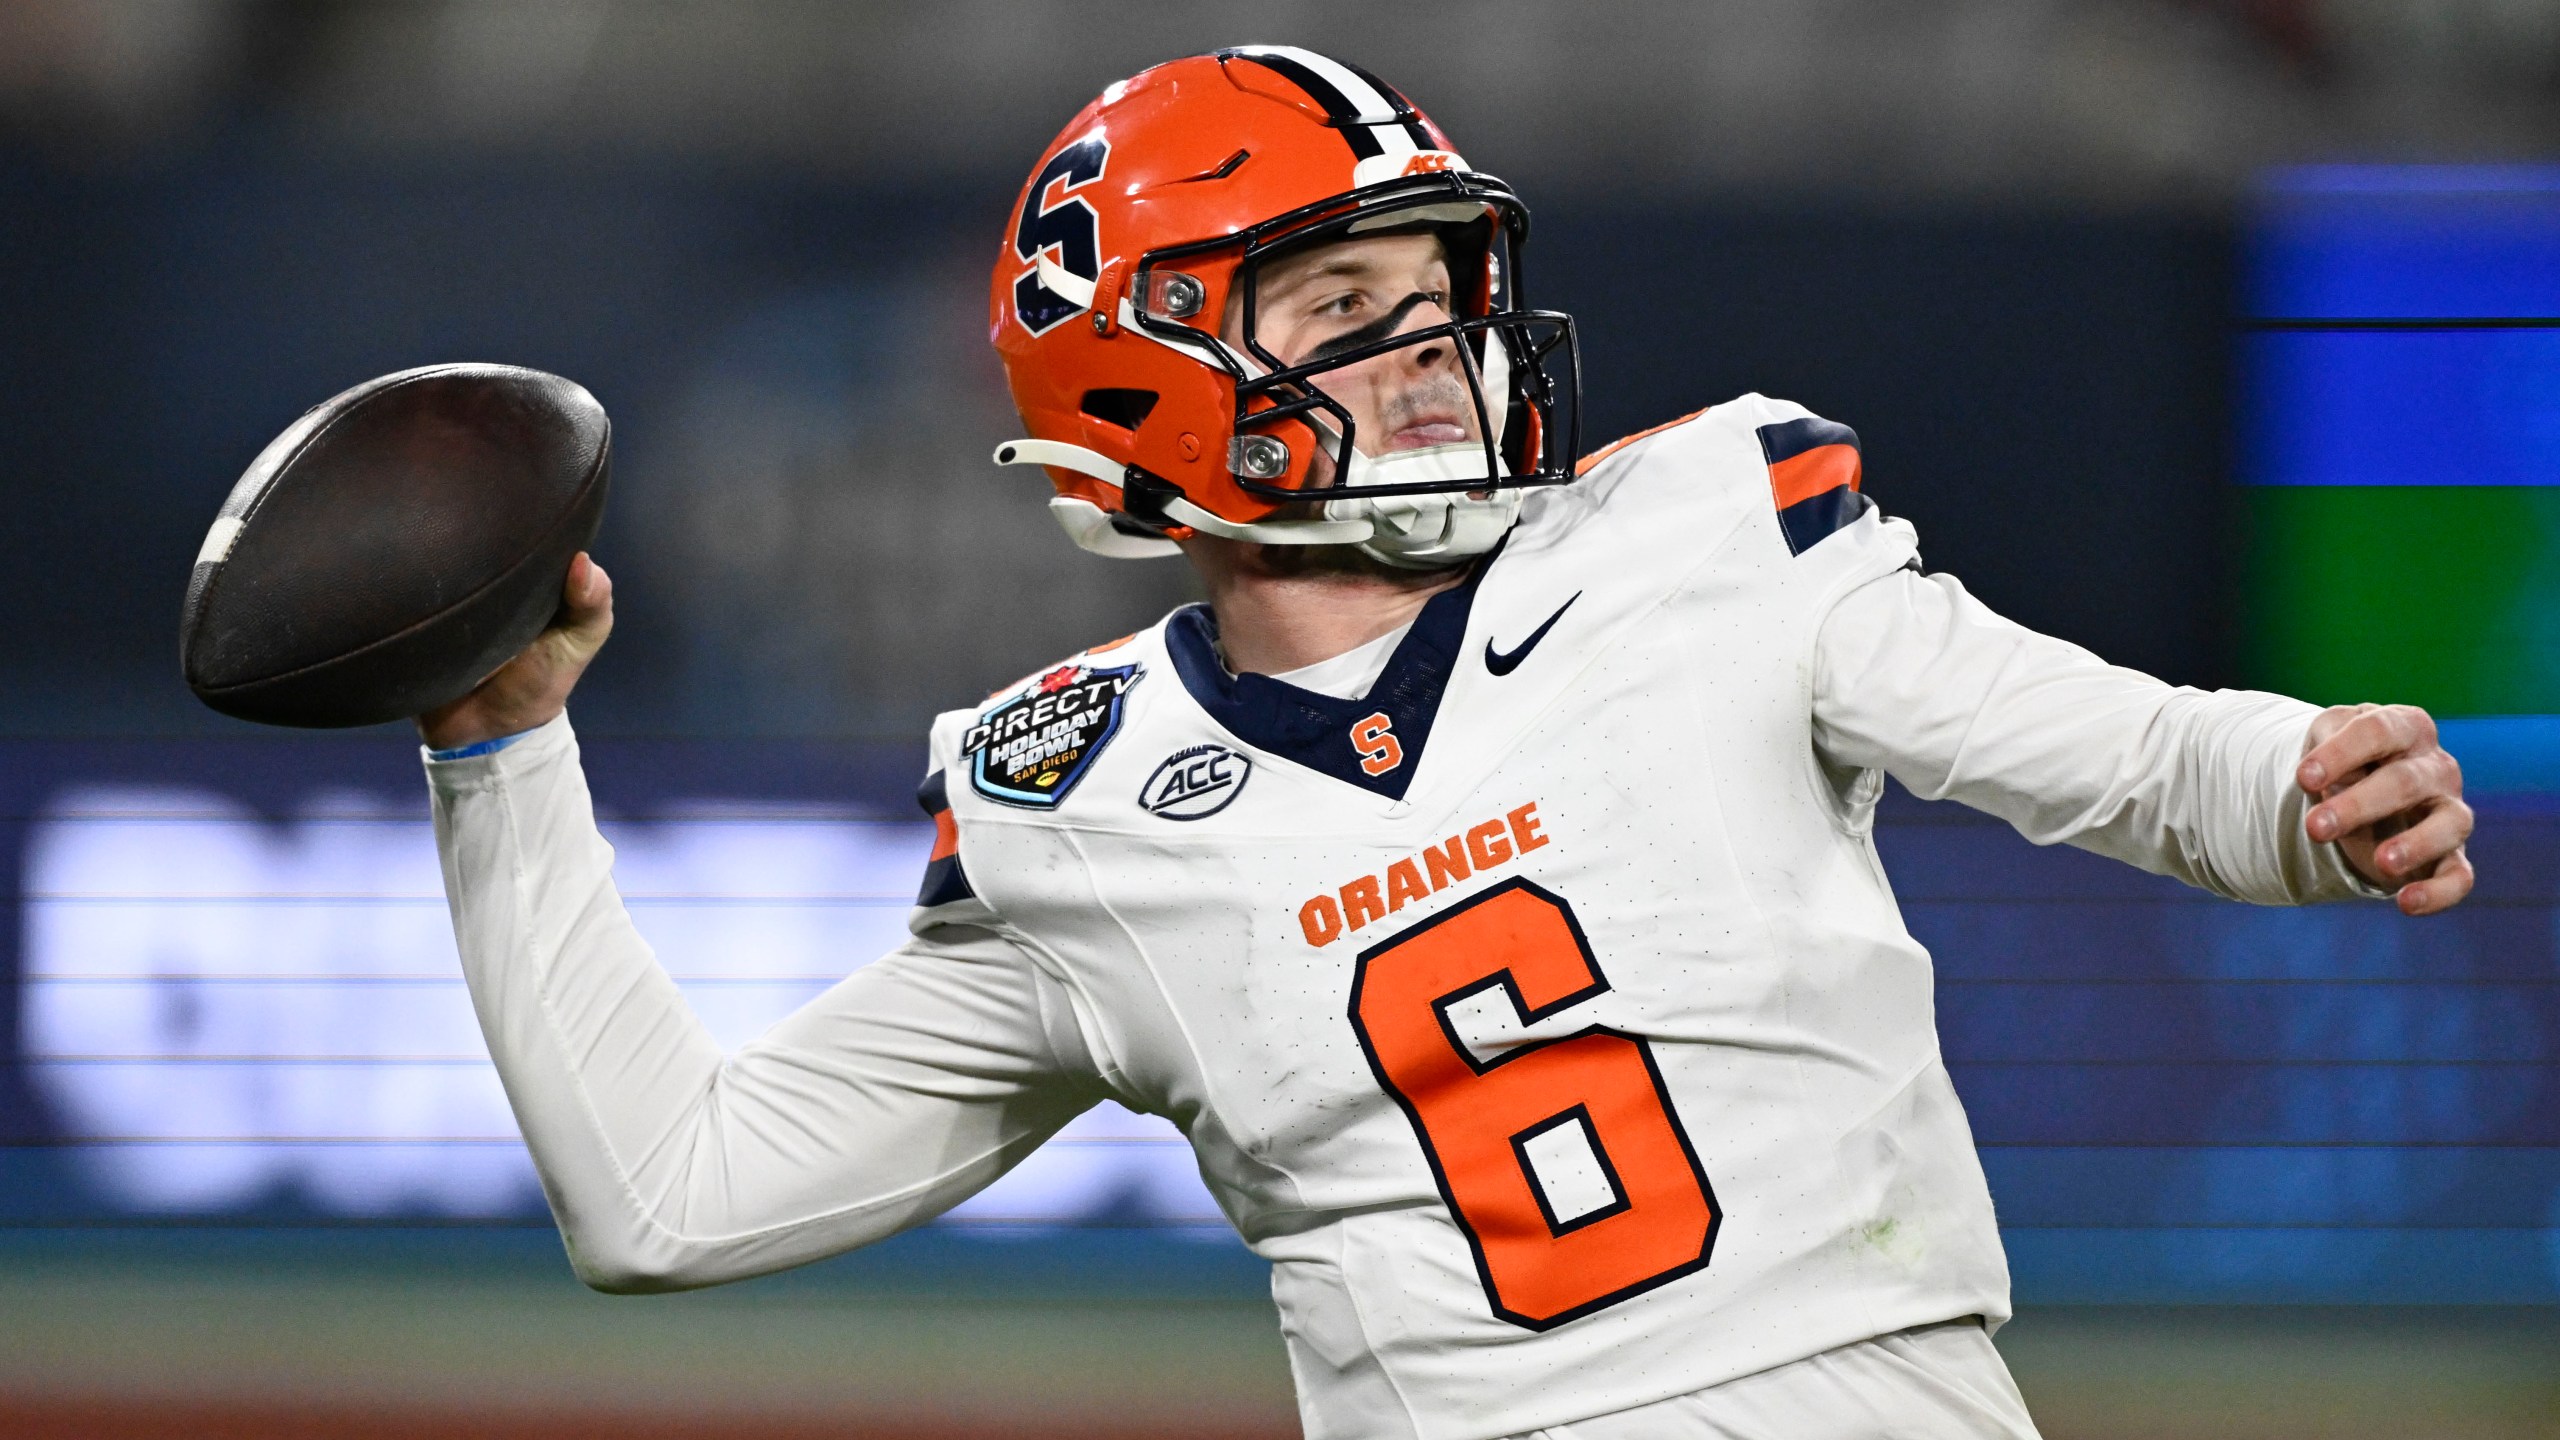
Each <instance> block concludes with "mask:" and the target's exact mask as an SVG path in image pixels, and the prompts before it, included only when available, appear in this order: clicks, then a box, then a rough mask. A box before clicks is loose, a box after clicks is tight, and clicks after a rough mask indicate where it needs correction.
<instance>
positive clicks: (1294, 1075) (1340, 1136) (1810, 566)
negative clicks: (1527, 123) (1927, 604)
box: [916, 397, 2008, 1440]
mask: <svg viewBox="0 0 2560 1440" xmlns="http://www.w3.org/2000/svg"><path fill="white" fill-rule="evenodd" d="M1855 445H1856V441H1855V437H1854V436H1853V435H1851V434H1850V432H1849V431H1848V430H1847V429H1846V428H1845V427H1842V426H1839V425H1835V424H1832V423H1830V422H1828V421H1824V420H1821V419H1817V418H1814V417H1812V416H1809V415H1807V414H1806V413H1805V412H1804V411H1802V410H1801V409H1799V408H1797V407H1793V406H1788V405H1783V404H1779V403H1776V402H1770V401H1765V400H1761V399H1759V398H1758V397H1751V398H1749V399H1746V400H1744V401H1742V402H1738V403H1735V404H1731V405H1725V406H1719V407H1717V408H1715V409H1713V410H1709V411H1707V412H1704V413H1703V414H1702V415H1700V416H1698V417H1695V418H1693V419H1691V420H1688V421H1686V422H1685V423H1680V424H1676V425H1673V426H1670V427H1667V428H1665V429H1663V430H1661V431H1659V432H1657V433H1654V434H1651V435H1649V436H1646V437H1644V438H1641V439H1638V440H1636V441H1634V442H1632V443H1630V444H1628V445H1626V446H1624V447H1622V448H1619V449H1617V450H1616V451H1615V452H1614V453H1611V454H1608V455H1606V456H1604V457H1603V458H1602V459H1601V460H1600V462H1599V463H1598V464H1597V465H1595V466H1594V467H1593V468H1592V469H1591V471H1590V473H1589V474H1588V475H1587V476H1586V478H1584V479H1583V480H1582V481H1581V482H1580V483H1579V484H1577V485H1575V486H1571V487H1567V488H1564V489H1561V490H1554V491H1546V492H1539V493H1536V494H1534V495H1533V496H1532V498H1531V501H1530V504H1529V506H1528V508H1527V509H1526V511H1525V512H1524V514H1523V517H1522V520H1521V522H1520V524H1519V526H1518V527H1517V528H1516V529H1515V530H1514V531H1513V532H1512V534H1511V535H1510V537H1509V539H1508V541H1507V542H1506V543H1505V544H1504V546H1503V547H1502V549H1501V550H1500V551H1499V552H1498V553H1497V554H1496V555H1495V556H1494V557H1493V559H1492V560H1491V561H1490V562H1489V563H1487V564H1485V565H1483V566H1481V567H1480V568H1479V569H1478V571H1477V572H1476V574H1475V576H1474V577H1473V578H1472V579H1470V580H1469V581H1468V582H1467V583H1466V584H1465V585H1463V586H1461V587H1459V588H1457V589H1454V590H1450V591H1447V592H1445V593H1443V594H1441V595H1438V596H1436V597H1434V598H1433V599H1432V600H1431V601H1430V602H1429V603H1428V605H1427V606H1426V607H1425V609H1424V610H1423V612H1422V614H1421V616H1420V618H1419V619H1418V620H1417V621H1416V622H1415V624H1414V625H1413V627H1412V629H1411V630H1410V631H1409V632H1408V633H1407V634H1406V635H1405V637H1404V638H1403V640H1402V641H1401V642H1400V643H1399V644H1398V645H1397V646H1396V648H1395V651H1394V654H1393V655H1392V657H1390V658H1389V659H1388V661H1387V664H1386V667H1385V670H1384V671H1383V673H1381V674H1380V675H1379V676H1378V678H1377V680H1376V682H1375V683H1374V684H1373V685H1371V686H1370V687H1369V689H1368V691H1367V693H1366V694H1365V695H1362V696H1360V697H1359V698H1356V699H1336V698H1333V697H1329V696H1325V695H1319V694H1315V693H1313V692H1310V691H1305V690H1299V689H1296V688H1294V687H1292V686H1289V685H1285V684H1283V683H1280V682H1279V681H1276V680H1273V679H1270V678H1267V677H1264V676H1258V675H1246V676H1242V677H1237V676H1232V675H1229V674H1228V673H1227V672H1226V670H1225V669H1224V667H1223V665H1222V664H1221V661H1220V658H1219V654H1218V650H1217V646H1216V634H1215V627H1214V622H1213V620H1212V619H1211V617H1210V614H1209V612H1208V610H1207V609H1206V608H1205V607H1195V608H1192V609H1187V610H1183V611H1180V612H1177V613H1176V614H1175V615H1173V616H1172V617H1171V618H1170V619H1169V620H1168V621H1166V622H1165V623H1163V624H1161V625H1158V626H1157V627H1155V628H1154V629H1151V630H1149V631H1146V632H1144V633H1142V634H1140V635H1137V636H1133V637H1131V638H1129V639H1127V640H1125V641H1122V642H1119V643H1117V644H1115V645H1112V646H1109V647H1106V648H1104V649H1100V650H1096V651H1092V652H1089V653H1087V654H1084V655H1080V656H1077V657H1075V658H1074V659H1073V660H1071V661H1068V662H1067V663H1065V664H1063V665H1061V666H1059V667H1057V668H1055V669H1053V670H1051V671H1048V672H1045V673H1044V674H1042V675H1039V676H1035V677H1033V678H1032V679H1031V680H1029V681H1027V682H1026V683H1025V684H1024V685H1023V686H1022V687H1021V688H1020V689H1018V690H1016V691H1010V692H1006V693H1004V694H1002V695H1000V696H999V697H998V698H997V699H996V700H995V701H994V702H993V703H991V704H990V705H988V706H986V707H984V708H982V709H979V710H972V711H965V712H959V713H955V714H951V715H946V716H944V717H943V718H942V720H941V722H940V723H938V724H937V725H936V727H935V730H934V736H933V755H934V763H935V767H936V776H935V779H934V780H933V781H932V782H930V786H929V789H931V790H935V791H938V792H939V793H940V794H941V796H942V797H944V798H945V799H947V804H948V815H949V819H950V821H951V822H952V825H951V829H952V830H953V831H956V853H955V854H953V855H952V856H950V857H947V858H946V859H944V860H942V861H940V862H938V863H939V866H940V868H939V870H938V871H937V874H936V876H935V879H934V881H933V883H931V884H929V885H928V887H927V892H926V894H925V896H924V897H923V898H924V899H925V901H926V902H928V903H927V905H926V907H925V908H923V909H921V910H920V911H919V912H918V914H917V917H916V923H917V925H918V926H919V927H920V928H925V929H930V928H931V927H933V926H934V925H937V924H942V923H955V922H956V923H964V924H969V925H975V926H985V927H990V928H993V929H996V930H998V931H1000V932H1001V933H1003V934H1005V935H1007V936H1009V937H1011V938H1012V939H1014V940H1015V941H1016V943H1018V944H1019V945H1021V946H1022V947H1023V948H1024V949H1025V950H1026V951H1027V952H1029V953H1030V954H1032V955H1034V956H1036V957H1037V958H1038V963H1040V964H1041V965H1043V966H1044V967H1045V968H1047V969H1048V970H1049V971H1050V973H1051V974H1052V975H1053V976H1054V978H1055V979H1056V980H1058V981H1059V982H1060V983H1061V985H1062V986H1063V987H1064V989H1065V991H1066V993H1067V994H1068V995H1070V996H1071V997H1073V1004H1074V1006H1075V1021H1076V1028H1077V1030H1078V1032H1079V1033H1080V1034H1081V1035H1082V1036H1083V1037H1084V1040H1085V1042H1086V1044H1088V1045H1089V1046H1090V1047H1091V1051H1092V1061H1093V1065H1094V1067H1095V1069H1096V1071H1097V1072H1098V1073H1099V1074H1100V1075H1101V1076H1102V1077H1103V1078H1104V1080H1105V1081H1106V1083H1108V1084H1109V1085H1110V1086H1111V1088H1112V1091H1113V1093H1114V1094H1115V1095H1116V1096H1117V1097H1118V1098H1120V1099H1121V1101H1122V1102H1123V1103H1124V1104H1127V1105H1129V1106H1131V1107H1133V1108H1136V1109H1141V1110H1146V1111H1151V1112H1154V1113H1157V1114H1162V1115H1165V1116H1168V1117H1171V1119H1172V1120H1173V1121H1174V1122H1175V1123H1176V1124H1177V1125H1179V1126H1180V1127H1181V1129H1182V1130H1183V1132H1184V1133H1185V1134H1186V1135H1188V1136H1189V1137H1190V1138H1191V1141H1192V1143H1193V1145H1194V1146H1195V1148H1196V1150H1197V1152H1198V1154H1199V1156H1200V1164H1201V1169H1202V1173H1203V1174H1204V1175H1205V1176H1206V1177H1207V1179H1208V1181H1209V1184H1210V1187H1211V1189H1212V1191H1213V1192H1214V1193H1215V1194H1216V1195H1217V1197H1218V1199H1219V1202H1220V1204H1221V1205H1223V1206H1224V1207H1225V1209H1226V1211H1227V1214H1228V1215H1229V1216H1230V1218H1232V1219H1233V1220H1234V1222H1235V1225H1236V1228H1237V1229H1238V1230H1239V1231H1241V1232H1242V1233H1243V1235H1244V1237H1245V1238H1246V1240H1247V1241H1248V1242H1249V1243H1250V1244H1252V1246H1253V1247H1254V1248H1255V1249H1256V1250H1257V1251H1258V1252H1259V1253H1260V1254H1262V1255H1264V1256H1265V1257H1267V1258H1268V1259H1270V1260H1271V1261H1272V1263H1273V1266H1274V1278H1273V1290H1274V1293H1275V1294H1276V1295H1277V1297H1278V1299H1279V1304H1280V1310H1281V1314H1282V1317H1283V1327H1284V1329H1285V1331H1286V1333H1287V1336H1288V1341H1289V1352H1290V1357H1291V1362H1292V1365H1293V1366H1294V1367H1295V1370H1296V1372H1297V1376H1298V1379H1299V1383H1300V1386H1301V1389H1302V1391H1303V1392H1304V1393H1305V1394H1306V1395H1308V1396H1309V1397H1310V1401H1309V1404H1310V1413H1309V1416H1308V1419H1309V1422H1310V1433H1312V1434H1316V1435H1354V1434H1358V1435H1370V1434H1379V1433H1395V1432H1393V1431H1389V1430H1385V1429H1383V1428H1382V1426H1381V1421H1380V1418H1379V1417H1382V1416H1409V1417H1410V1420H1409V1423H1410V1426H1411V1428H1412V1431H1413V1432H1415V1433H1418V1434H1421V1435H1424V1436H1428V1437H1434V1440H1438V1437H1451V1440H1456V1437H1475V1436H1487V1435H1495V1434H1504V1433H1510V1432H1514V1431H1518V1430H1523V1429H1528V1428H1532V1427H1535V1426H1540V1425H1546V1424H1551V1423H1557V1422H1563V1421H1570V1420H1574V1419H1579V1418H1584V1417H1588V1416H1591V1415H1595V1414H1600V1413H1605V1412H1608V1411H1612V1410H1618V1409H1623V1408H1626V1407H1629V1406H1633V1405H1637V1404H1641V1403H1644V1402H1647V1401H1652V1400H1657V1399H1661V1398H1663V1397H1666V1396H1669V1395H1673V1394H1678V1393H1681V1392H1684V1391H1688V1390H1694V1389H1697V1388H1699V1387H1701V1386H1705V1385H1708V1384H1712V1383H1714V1382H1716V1381H1719V1380H1723V1379H1727V1378H1730V1377H1733V1376H1737V1375H1742V1374H1746V1373H1749V1372H1752V1371H1755V1370H1760V1369H1763V1368H1766V1367H1768V1366H1771V1365H1774V1364H1777V1363H1781V1362H1784V1361H1787V1360H1792V1359H1795V1358H1798V1357H1801V1356H1805V1355H1809V1354H1812V1353H1815V1352H1817V1351H1820V1350H1824V1349H1827V1348H1830V1347H1833V1346H1837V1345H1842V1344H1846V1343H1848V1342H1851V1341H1855V1340H1860V1339H1864V1338H1866V1337H1870V1336H1874V1335H1879V1334H1884V1333H1887V1332H1890V1331H1894V1330H1898V1329H1902V1328H1905V1327H1907V1326H1912V1325H1918V1324H1924V1323H1928V1322H1931V1321H1937V1320H1944V1319H1949V1318H1951V1317H1956V1316H1963V1315H1975V1314H1979V1315H1984V1316H1988V1317H1991V1318H1993V1319H1994V1320H1997V1319H1999V1318H2002V1317H2005V1315H2006V1314H2007V1309H2008V1299H2007V1295H2008V1276H2007V1271H2006V1268H2005V1265H2004V1263H2003V1260H2002V1256H2001V1250H2000V1243H1999V1236H1998V1233H1997V1231H1996V1229H1995V1227H1994V1225H1993V1222H1992V1213H1991V1202H1990V1197H1989V1195H1988V1193H1987V1192H1986V1190H1985V1187H1984V1183H1983V1177H1982V1172H1981V1169H1980V1166H1979V1164H1978V1163H1977V1162H1976V1160H1975V1158H1974V1152H1973V1145H1972V1141H1971V1137H1970V1134H1969V1132H1968V1131H1967V1129H1966V1126H1965V1120H1964V1114H1963V1111H1962V1109H1961V1108H1960V1107H1959V1106H1958V1104H1957V1101H1956V1097H1955V1093H1954V1091H1953V1089H1952V1088H1951V1086H1950V1085H1949V1083H1948V1079H1947V1074H1946V1071H1945V1069H1944V1068H1943V1067H1942V1066H1941V1064H1940V1063H1939V1059H1938V1047H1937V1038H1936V1030H1935V1025H1934V1021H1933V1016H1932V1010H1931V985H1930V970H1929V960H1928V956H1927V955H1926V953H1925V952H1923V950H1922V949H1921V947H1920V946H1919V945H1918V944H1916V943H1914V942H1913V941H1912V939H1911V938H1910V936H1909V935H1908V934H1907V933H1906V932H1905V931H1904V929H1903V926H1902V923H1901V920H1900V918H1899V915H1898V913H1897V911H1896V909H1895V906H1894V903H1893V898H1892V895H1891V893H1890V891H1889V890H1888V889H1887V887H1886V884H1885V879H1884V875H1883V873H1882V871H1881V869H1880V867H1879V865H1878V863H1877V860H1876V856H1875V852H1874V849H1873V847H1872V846H1871V844H1870V843H1869V840H1868V837H1867V833H1866V822H1867V807H1868V806H1869V804H1871V802H1872V800H1873V798H1874V793H1875V791H1874V782H1873V777H1871V776H1866V775H1852V776H1848V777H1842V776H1839V775H1835V774H1831V773H1827V772H1826V769H1825V767H1824V765H1823V764H1822V763H1821V761H1820V760H1819V758H1818V757H1817V756H1816V754H1815V751H1814V746H1813V739H1812V724H1811V719H1810V715H1811V709H1812V699H1813V697H1812V693H1811V686H1812V678H1813V667H1812V663H1811V659H1812V652H1813V648H1814V644H1815V638H1816V631H1817V627H1818V625H1819V623H1820V621H1821V619H1822V617H1823V615H1824V613H1825V612H1826V611H1827V610H1828V609H1829V608H1830V606H1831V603H1832V602H1833V601H1834V600H1836V599H1837V598H1838V597H1839V596H1840V595H1841V594H1842V593H1843V592H1844V591H1846V590H1848V589H1850V588H1852V587H1855V586H1857V585H1859V584H1861V583H1862V582H1864V581H1867V580H1870V579H1873V578H1875V577H1877V576H1880V575H1885V574H1889V573H1890V572H1892V571H1895V570H1897V569H1900V568H1902V567H1903V566H1905V565H1907V564H1909V563H1911V561H1912V560H1913V557H1914V553H1915V550H1914V542H1913V539H1912V536H1911V533H1910V531H1909V528H1908V527H1907V526H1904V525H1901V524H1899V523H1897V522H1890V521H1887V520H1884V519H1883V518H1882V517H1881V516H1880V515H1878V514H1877V513H1876V512H1875V510H1874V509H1873V507H1872V506H1871V505H1869V504H1867V503H1866V501H1865V499H1864V497H1863V496H1862V495H1861V494H1860V493H1859V492H1858V490H1857V489H1856V488H1855V486H1856V476H1857V463H1856V460H1857V456H1856V449H1855ZM1844 778H1845V783H1844Z"/></svg>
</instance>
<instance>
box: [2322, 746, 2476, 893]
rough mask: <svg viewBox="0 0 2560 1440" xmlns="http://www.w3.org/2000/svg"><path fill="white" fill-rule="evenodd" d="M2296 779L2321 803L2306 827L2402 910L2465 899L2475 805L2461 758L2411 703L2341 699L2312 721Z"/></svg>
mask: <svg viewBox="0 0 2560 1440" xmlns="http://www.w3.org/2000/svg"><path fill="white" fill-rule="evenodd" d="M2294 783H2296V784H2298V785H2300V786H2301V787H2302V789H2303V792H2304V793H2305V794H2306V795H2309V796H2311V797H2312V798H2314V799H2316V800H2318V801H2319V802H2320V803H2319V804H2317V805H2315V806H2313V807H2312V809H2311V813H2310V814H2308V815H2306V816H2304V817H2303V828H2304V833H2306V834H2308V835H2309V836H2310V837H2311V838H2312V839H2313V840H2316V841H2320V842H2322V843H2324V844H2334V845H2336V846H2337V847H2338V849H2339V851H2340V853H2342V854H2343V855H2344V856H2345V857H2346V861H2347V863H2348V864H2349V865H2352V866H2354V867H2355V871H2356V873H2357V874H2358V875H2361V876H2363V877H2364V879H2365V881H2366V883H2368V884H2371V885H2374V886H2377V887H2379V888H2382V889H2388V890H2393V891H2394V894H2393V897H2392V898H2393V899H2394V900H2395V901H2396V902H2397V903H2398V904H2399V906H2400V910H2401V913H2403V914H2407V915H2433V914H2435V913H2436V912H2438V911H2440V910H2449V909H2451V908H2453V907H2454V906H2456V905H2459V904H2461V903H2462V898H2463V897H2464V896H2466V895H2469V894H2470V893H2471V885H2472V881H2473V879H2474V878H2475V877H2474V875H2473V873H2472V869H2471V857H2470V856H2469V855H2468V854H2466V853H2464V850H2463V846H2464V843H2465V842H2467V841H2468V840H2470V838H2471V824H2472V816H2471V807H2470V806H2469V805H2467V804H2465V803H2463V799H2462V766H2461V764H2460V763H2459V762H2457V761H2456V760H2455V759H2454V758H2453V756H2452V755H2451V754H2449V753H2447V752H2446V750H2445V748H2444V746H2443V744H2441V743H2440V742H2439V740H2438V739H2437V736H2436V722H2435V719H2434V717H2433V716H2430V715H2429V714H2427V712H2426V711H2424V710H2421V709H2419V708H2418V707H2417V706H2415V705H2340V706H2336V707H2333V708H2331V709H2327V710H2323V711H2321V712H2320V713H2319V715H2317V716H2316V717H2314V718H2313V719H2312V721H2311V731H2310V734H2309V735H2308V736H2307V737H2306V738H2305V740H2304V754H2303V757H2302V764H2301V765H2300V766H2299V767H2297V768H2296V770H2295V771H2294Z"/></svg>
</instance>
